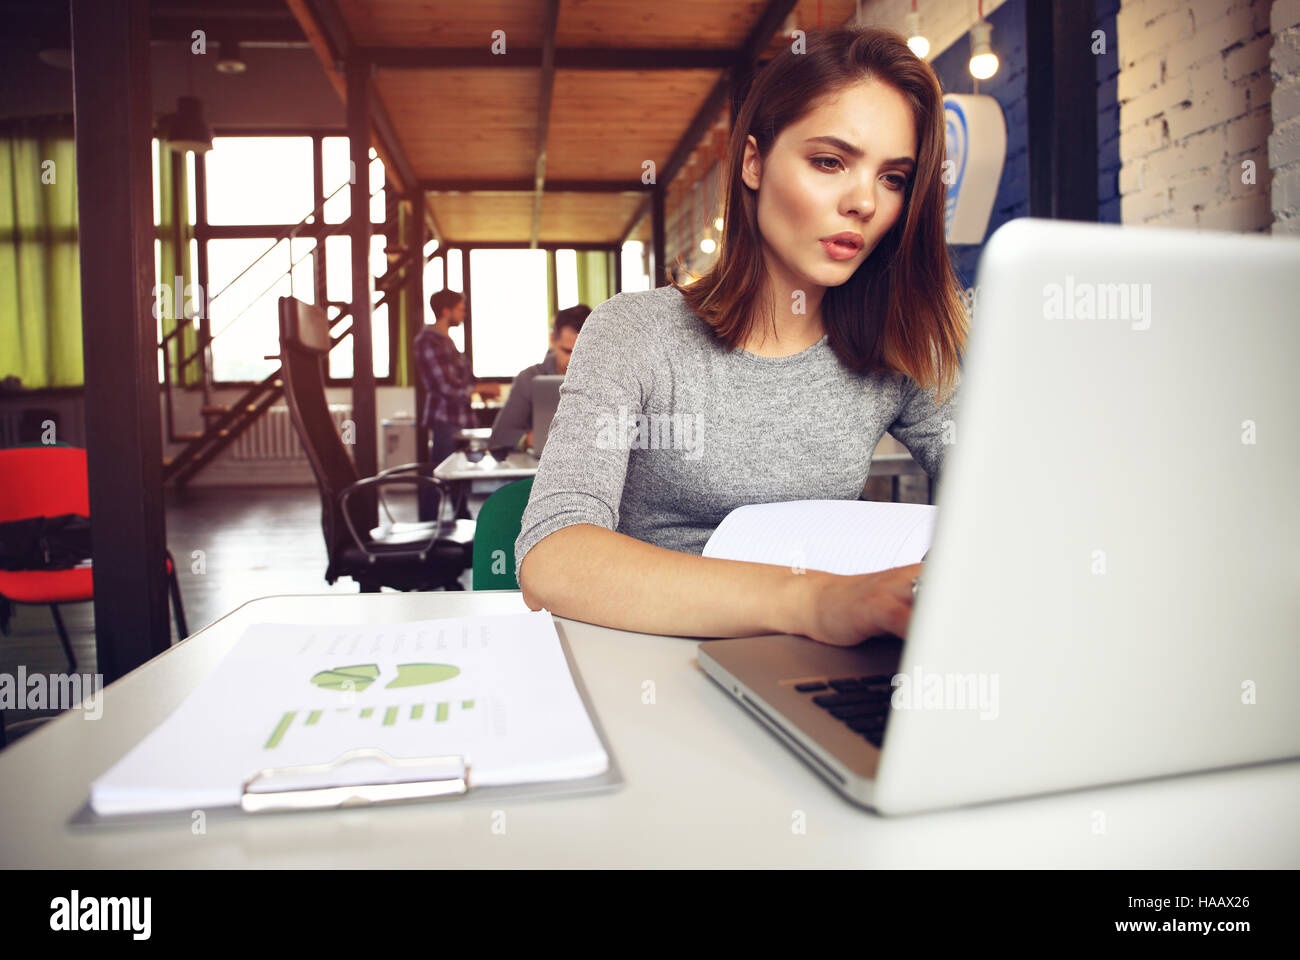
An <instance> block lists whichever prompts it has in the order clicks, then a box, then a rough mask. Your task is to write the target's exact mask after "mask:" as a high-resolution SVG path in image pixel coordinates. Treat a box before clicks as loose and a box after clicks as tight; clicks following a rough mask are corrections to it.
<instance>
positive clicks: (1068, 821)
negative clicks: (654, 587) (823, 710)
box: [0, 590, 1300, 868]
mask: <svg viewBox="0 0 1300 960" xmlns="http://www.w3.org/2000/svg"><path fill="white" fill-rule="evenodd" d="M524 609H526V607H525V606H524V605H523V601H522V599H521V596H520V594H519V592H518V591H513V590H512V591H484V592H479V593H405V594H397V593H385V594H366V595H354V596H346V595H344V596H338V595H331V596H296V597H295V596H290V597H267V598H264V599H261V600H254V601H251V602H249V603H246V604H244V605H243V606H242V607H240V608H238V609H237V610H235V611H234V612H232V613H230V614H229V615H227V616H225V617H223V618H222V619H221V620H218V621H217V622H215V623H213V624H211V625H210V626H208V627H207V628H205V629H204V630H202V631H200V632H199V633H197V634H195V635H194V636H192V637H190V638H189V639H188V640H186V641H184V642H183V643H180V644H178V645H176V646H175V647H173V648H172V649H171V650H169V651H168V652H167V653H165V654H163V655H161V656H159V657H156V658H154V659H153V660H151V661H150V662H149V663H147V664H145V665H144V666H142V667H140V668H139V669H137V670H135V671H133V672H132V673H130V674H128V675H127V676H126V677H123V678H122V679H121V680H120V681H118V682H117V683H115V684H113V685H112V686H111V687H109V688H108V689H107V690H106V691H105V693H104V696H105V701H104V713H103V716H102V717H101V718H100V719H99V720H94V721H91V720H86V719H84V718H83V717H82V716H81V714H80V713H79V712H78V711H75V710H74V711H70V712H68V713H65V714H63V715H61V716H59V717H58V718H56V719H54V720H52V721H50V722H49V723H48V724H45V725H44V726H43V727H42V728H40V729H39V730H36V731H34V732H32V733H30V734H28V735H27V736H25V737H23V738H22V739H20V740H18V741H17V742H16V743H14V744H13V745H11V746H10V747H9V749H7V750H5V751H3V752H0V867H6V868H7V867H198V866H204V867H286V866H290V867H305V866H332V867H503V866H505V867H533V866H538V867H544V866H565V867H587V866H594V867H609V866H792V867H807V866H825V867H872V866H875V867H937V866H943V867H976V866H994V867H997V866H1006V867H1057V866H1078V867H1103V866H1104V867H1135V868H1146V867H1175V868H1178V867H1189V868H1190V867H1296V866H1300V823H1298V821H1297V818H1296V816H1295V798H1296V797H1297V796H1300V763H1280V764H1269V765H1264V766H1258V767H1249V768H1243V769H1238V770H1231V771H1221V772H1217V773H1209V774H1199V775H1195V776H1186V777H1176V778H1171V779H1166V780H1157V781H1148V782H1145V783H1141V784H1128V785H1124V786H1119V787H1108V788H1101V789H1095V790H1087V791H1079V792H1075V793H1069V794H1057V795H1053V796H1047V797H1037V798H1032V799H1027V800H1018V801H1010V802H1004V803H995V804H985V805H982V806H978V807H968V808H964V809H958V810H951V811H944V812H937V813H928V814H919V815H914V816H908V817H897V818H883V817H878V816H876V815H874V814H871V813H868V812H866V811H863V810H861V809H859V808H857V807H854V806H852V805H851V804H849V803H848V802H846V801H844V800H842V799H841V798H840V796H839V795H838V794H837V793H835V792H834V791H833V790H831V789H830V787H829V786H827V785H826V784H825V783H824V782H823V781H822V780H821V778H820V777H818V776H817V775H816V774H814V773H813V772H812V771H811V770H810V769H808V768H807V767H806V766H804V764H803V763H802V762H801V761H800V760H799V759H798V758H796V757H795V756H794V755H793V754H792V753H791V752H790V751H789V750H787V749H786V748H785V747H784V746H782V745H781V744H780V743H779V742H778V741H777V740H776V739H775V738H774V737H772V736H771V735H770V734H768V733H767V732H766V730H764V729H763V728H762V727H761V726H760V725H759V724H758V723H757V722H756V721H754V720H752V719H751V718H750V717H749V716H748V715H747V714H746V713H745V712H744V711H743V710H742V709H741V708H740V707H739V706H737V705H736V704H735V703H734V702H733V701H732V700H731V699H730V698H728V697H727V696H726V695H725V694H724V693H723V692H722V691H721V690H719V689H718V688H717V687H716V686H715V685H714V683H713V681H711V680H710V679H709V678H708V677H707V676H706V675H705V674H704V673H703V671H701V670H700V668H699V666H698V665H697V664H696V660H695V648H696V641H694V640H686V639H679V638H673V637H657V636H648V635H643V634H632V633H623V632H620V631H616V630H608V629H605V628H601V627H594V626H591V625H590V624H585V623H579V622H576V621H571V620H564V619H561V618H556V623H557V626H558V627H559V629H560V630H561V631H562V632H563V633H564V635H565V637H566V638H567V639H568V641H569V643H570V644H571V646H572V650H573V654H574V657H575V659H576V661H577V663H578V668H579V670H580V671H581V672H582V676H583V679H584V681H585V683H586V685H587V688H588V692H589V693H590V696H591V699H592V703H593V704H594V708H595V710H596V711H597V713H598V714H599V717H600V720H601V722H602V724H603V725H604V728H605V732H606V735H607V736H608V738H609V741H610V746H611V749H612V750H613V751H614V755H615V757H616V758H617V760H618V763H619V765H620V766H621V768H622V773H623V777H624V780H625V783H624V784H623V786H622V787H621V788H620V789H619V790H618V791H616V792H614V793H610V794H605V795H594V796H585V797H573V798H546V799H542V798H536V799H532V800H523V799H516V800H511V801H509V802H505V803H501V804H497V805H495V806H494V805H492V804H489V803H486V802H485V801H481V800H480V801H475V800H472V799H466V800H458V801H452V802H438V801H434V802H430V803H422V804H417V805H409V806H404V807H388V808H378V809H370V810H365V809H351V810H336V811H324V812H313V813H301V814H279V815H263V816H254V817H248V816H238V815H232V816H229V817H225V818H219V817H218V816H215V815H214V816H210V817H208V820H207V832H206V834H204V835H201V836H196V835H194V834H193V833H192V832H191V828H190V824H189V821H188V820H183V819H182V820H180V821H177V822H174V823H169V824H167V825H165V826H164V825H150V826H129V827H128V826H98V827H80V826H78V827H71V826H69V825H68V821H69V819H70V818H72V816H73V815H74V814H75V813H76V812H77V811H78V810H79V809H80V808H81V807H82V805H83V804H84V803H85V801H86V798H87V791H88V785H89V783H90V781H91V780H93V779H94V778H95V777H97V776H98V775H99V774H100V773H102V772H103V771H104V770H106V769H107V768H108V767H109V766H111V765H112V764H113V763H114V762H115V761H116V760H117V759H118V758H119V757H120V756H122V754H124V753H125V752H126V751H127V750H128V749H129V748H130V747H131V746H132V745H133V744H134V743H136V742H137V741H138V740H139V739H140V738H141V737H143V736H144V735H145V733H147V732H148V731H149V730H150V729H152V728H153V727H154V726H155V725H157V724H158V723H160V722H161V721H162V720H163V719H164V718H165V717H166V716H167V715H168V714H169V713H170V712H171V711H172V710H174V709H175V708H176V707H177V706H178V705H179V704H180V703H181V701H182V700H183V699H184V698H185V696H186V695H187V694H188V693H189V692H190V690H191V689H193V688H194V686H195V685H197V684H198V682H199V681H200V680H201V679H202V677H203V676H205V675H206V674H207V673H208V672H209V671H210V670H212V669H213V667H214V666H215V665H216V664H217V663H218V662H219V661H220V659H221V657H222V656H223V655H224V654H225V653H226V652H227V651H228V650H229V649H230V648H231V647H232V646H233V645H234V643H235V642H236V641H237V640H238V638H239V636H240V635H241V634H242V633H243V631H244V628H245V627H247V626H248V625H249V624H251V623H256V622H261V621H272V622H276V621H278V622H286V623H294V622H324V621H327V622H329V623H332V624H341V623H380V622H399V621H403V620H417V619H430V618H436V617H445V616H464V615H468V614H476V613H505V612H513V611H518V610H524ZM647 680H648V681H653V683H654V685H655V688H654V693H655V696H654V703H653V704H647V703H645V702H643V697H642V691H643V689H644V685H645V682H646V681H647ZM498 809H499V810H504V814H505V819H504V825H505V832H504V834H501V833H499V832H494V831H493V825H494V823H497V822H500V818H499V816H495V815H494V812H495V810H498ZM1098 810H1100V811H1102V812H1103V813H1104V814H1105V823H1106V831H1105V833H1103V834H1094V833H1093V824H1094V822H1096V821H1095V818H1094V811H1098ZM799 811H801V812H802V814H803V821H804V823H805V825H806V831H805V832H804V833H802V834H800V833H796V832H794V830H793V829H792V824H793V822H794V820H795V817H796V815H797V812H799Z"/></svg>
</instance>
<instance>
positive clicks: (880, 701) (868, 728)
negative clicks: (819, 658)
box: [794, 674, 894, 747]
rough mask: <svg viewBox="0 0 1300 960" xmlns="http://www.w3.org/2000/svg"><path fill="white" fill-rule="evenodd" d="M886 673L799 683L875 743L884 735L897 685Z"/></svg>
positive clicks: (821, 704) (800, 688) (798, 686)
mask: <svg viewBox="0 0 1300 960" xmlns="http://www.w3.org/2000/svg"><path fill="white" fill-rule="evenodd" d="M890 679H891V678H890V677H889V676H888V675H887V674H877V675H875V676H871V677H837V678H835V679H834V680H827V681H826V682H825V683H823V682H821V681H811V682H809V683H796V684H795V686H794V688H795V690H797V691H798V692H799V693H807V694H812V702H813V703H815V704H816V705H817V706H819V707H821V708H822V709H823V710H825V711H826V712H827V713H829V714H830V715H831V716H832V717H834V718H835V719H836V720H839V721H840V722H841V723H843V724H844V725H845V726H847V727H848V728H849V729H850V730H852V731H853V732H854V733H857V734H861V735H862V737H863V739H865V740H866V741H867V742H868V743H870V744H871V745H872V746H874V747H879V746H880V745H881V743H882V742H884V739H885V727H886V726H887V725H888V723H889V698H890V697H892V696H893V694H894V687H893V685H892V684H891V683H890V682H889V681H890Z"/></svg>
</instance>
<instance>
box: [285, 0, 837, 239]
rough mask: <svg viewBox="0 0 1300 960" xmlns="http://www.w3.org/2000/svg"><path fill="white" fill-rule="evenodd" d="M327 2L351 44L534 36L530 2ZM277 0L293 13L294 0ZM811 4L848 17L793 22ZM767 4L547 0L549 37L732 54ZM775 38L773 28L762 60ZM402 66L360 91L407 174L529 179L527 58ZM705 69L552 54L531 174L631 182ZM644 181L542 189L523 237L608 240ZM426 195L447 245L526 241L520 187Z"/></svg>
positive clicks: (681, 115)
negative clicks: (540, 153)
mask: <svg viewBox="0 0 1300 960" xmlns="http://www.w3.org/2000/svg"><path fill="white" fill-rule="evenodd" d="M334 2H335V3H336V5H337V9H338V11H339V14H340V15H341V17H342V19H343V20H344V21H345V23H346V26H347V30H348V32H349V34H350V36H351V42H352V44H353V45H354V46H356V47H359V48H373V49H374V50H375V51H376V53H380V52H382V50H383V49H386V48H388V49H391V48H404V49H409V50H413V51H415V50H422V49H424V50H431V49H437V48H456V49H471V50H472V49H484V48H486V47H487V46H488V45H489V44H490V43H491V41H492V38H493V31H496V30H503V31H505V37H506V42H507V44H508V45H509V46H510V47H511V48H514V49H529V48H540V47H541V46H542V44H543V42H544V39H545V38H544V36H543V32H544V29H545V26H544V24H545V13H546V0H475V2H474V3H464V2H463V0H334ZM289 5H290V7H291V8H292V9H294V11H295V14H298V13H299V10H298V8H299V7H300V6H301V0H297V2H295V0H290V2H289ZM819 6H820V13H821V20H822V23H824V24H827V25H830V24H834V23H842V22H844V21H845V20H846V19H847V18H849V17H851V16H852V15H853V13H854V8H855V6H856V4H855V0H820V3H819V0H800V2H799V3H798V4H797V5H796V7H795V10H794V18H795V22H796V25H797V26H799V27H801V28H803V29H811V28H813V27H815V26H816V24H817V17H818V8H819ZM768 7H769V2H768V0H710V2H708V3H701V2H699V0H659V2H655V3H652V4H649V3H641V2H618V0H560V4H559V17H558V26H557V30H556V41H555V42H556V47H557V49H559V50H574V51H576V50H584V49H591V50H618V49H622V50H632V49H644V50H664V51H670V50H699V51H726V50H734V51H737V52H738V51H740V49H741V48H742V47H743V45H744V44H745V42H746V38H747V37H748V36H749V34H750V32H751V31H753V30H754V28H755V25H756V24H757V23H758V22H759V20H760V18H762V16H763V14H764V12H765V11H766V10H767V9H768ZM299 20H300V21H302V20H303V17H302V16H301V15H300V16H299ZM306 26H307V25H306V24H305V25H304V29H306ZM309 36H310V33H309ZM787 42H788V40H787V39H786V38H785V37H783V36H782V35H781V33H780V32H779V31H778V32H777V33H776V34H775V35H774V36H773V37H772V41H771V43H770V44H768V45H767V48H766V52H765V53H764V54H763V59H766V58H767V56H769V55H771V54H772V53H775V52H776V51H777V50H779V49H780V47H781V45H782V44H784V43H787ZM417 56H418V54H417ZM322 59H324V57H322ZM407 59H409V56H408V57H407ZM424 65H425V64H424V63H420V64H418V65H416V66H424ZM405 66H406V68H397V67H394V68H384V69H379V70H378V71H377V73H376V77H375V88H376V91H377V94H378V97H379V100H380V102H381V103H382V104H383V106H384V109H385V110H386V111H387V113H388V116H389V117H390V118H391V123H392V126H393V128H394V130H395V131H396V135H397V138H398V139H399V140H400V142H401V146H402V148H403V150H404V151H405V153H406V155H407V158H408V159H409V162H410V164H411V166H412V167H413V168H414V172H415V176H416V177H417V179H419V180H422V181H451V180H457V181H461V180H469V181H475V182H482V181H514V182H520V181H531V180H532V178H533V175H534V171H535V164H536V160H537V130H538V122H539V117H540V115H541V108H542V104H541V103H540V78H541V71H540V69H538V68H536V67H532V66H523V67H520V66H511V67H506V66H502V67H500V68H493V67H490V66H489V67H464V68H461V67H445V68H441V69H417V68H412V65H410V64H407V65H405ZM587 66H591V65H590V64H589V65H587ZM656 66H657V65H656ZM721 74H722V72H721V70H719V69H716V68H709V69H676V68H674V69H647V70H642V69H635V70H630V69H621V70H607V69H599V70H596V69H566V68H564V67H557V69H556V71H555V81H554V91H553V95H552V100H551V107H550V117H549V127H548V130H547V137H546V144H545V148H546V180H547V182H548V183H550V182H557V183H559V182H579V181H580V182H585V183H590V182H604V181H616V182H619V183H628V182H634V181H638V180H639V179H640V178H641V174H642V171H643V169H644V167H643V164H644V163H645V161H647V160H649V161H653V162H654V163H655V165H656V168H657V170H659V171H662V169H663V167H664V166H665V165H666V164H667V162H668V160H669V158H670V157H671V156H672V155H673V153H674V151H675V150H676V148H677V146H678V144H679V143H680V141H681V139H682V137H683V136H684V135H685V134H686V131H687V128H688V126H689V125H690V123H691V121H692V119H693V118H694V117H695V115H696V113H697V112H698V111H699V110H700V108H701V106H702V105H703V103H704V102H705V100H706V99H707V97H708V95H709V93H710V91H712V89H713V88H714V86H715V84H716V83H717V82H718V81H719V78H720V77H721ZM661 182H662V179H661ZM647 189H648V188H647ZM644 193H645V191H641V192H639V193H613V192H599V193H571V192H556V191H552V190H547V191H546V192H545V193H544V195H543V201H542V206H541V212H540V219H539V227H538V241H539V242H542V243H565V242H568V243H609V244H611V245H612V244H614V243H616V242H617V241H618V239H619V237H620V235H621V233H622V232H623V230H625V229H626V228H627V224H628V223H629V221H630V218H631V217H632V216H633V215H635V213H636V212H637V210H638V209H639V208H640V206H641V201H643V200H644V198H645V197H644ZM428 199H429V203H430V207H431V209H432V210H433V211H434V212H435V213H436V216H437V219H438V222H439V224H440V227H441V229H442V231H444V232H445V234H446V239H447V240H448V241H449V242H451V243H469V242H474V241H481V242H501V241H517V242H519V243H521V244H527V243H528V242H529V239H530V237H531V234H532V223H533V194H532V192H530V191H526V190H521V191H519V192H516V193H503V192H500V191H489V192H474V193H447V192H433V193H429V194H428ZM649 232H650V231H649V218H648V217H646V218H643V222H642V223H639V224H638V225H637V227H636V229H635V230H634V231H633V233H632V234H631V236H630V237H629V239H642V240H646V241H648V240H649Z"/></svg>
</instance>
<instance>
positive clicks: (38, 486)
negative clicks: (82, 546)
mask: <svg viewBox="0 0 1300 960" xmlns="http://www.w3.org/2000/svg"><path fill="white" fill-rule="evenodd" d="M65 513H76V514H80V515H81V516H83V517H88V516H90V487H89V484H88V481H87V474H86V451H85V450H83V449H81V448H80V447H65V446H50V445H38V446H31V447H14V448H12V449H9V450H0V523H5V522H8V521H10V520H22V519H24V518H27V517H41V516H44V517H57V516H60V515H62V514H65ZM92 535H93V534H92ZM167 580H168V585H169V587H170V590H171V597H172V612H173V614H174V615H175V617H176V631H177V633H178V634H179V635H180V639H182V640H183V639H185V637H187V636H188V635H189V629H188V627H186V625H185V609H184V607H182V606H181V589H180V584H179V583H177V581H176V564H175V563H174V562H173V561H172V555H171V551H170V550H169V551H167ZM94 598H95V586H94V580H93V578H92V575H91V568H90V567H75V568H73V569H71V570H0V605H2V604H3V603H4V602H5V601H6V600H8V601H9V602H11V603H30V604H44V603H48V604H49V605H50V612H51V613H53V614H54V626H55V627H56V628H58V631H59V640H61V641H62V642H63V651H64V653H66V654H67V656H68V669H69V670H74V671H75V670H76V669H77V658H76V656H75V655H74V654H73V652H72V644H71V643H69V642H68V632H67V630H66V629H64V626H63V618H62V617H61V616H59V604H61V603H84V602H85V601H88V600H93V599H94Z"/></svg>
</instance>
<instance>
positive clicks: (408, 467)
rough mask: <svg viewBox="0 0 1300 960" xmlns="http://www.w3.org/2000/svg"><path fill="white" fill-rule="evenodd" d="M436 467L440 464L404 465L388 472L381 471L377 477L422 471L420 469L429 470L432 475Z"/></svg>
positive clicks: (390, 468) (391, 468) (392, 468)
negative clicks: (409, 471)
mask: <svg viewBox="0 0 1300 960" xmlns="http://www.w3.org/2000/svg"><path fill="white" fill-rule="evenodd" d="M436 466H438V464H436V463H404V464H402V465H401V466H398V467H389V468H388V469H387V470H380V471H379V472H378V473H376V474H375V476H376V477H386V476H388V475H389V474H393V473H405V472H406V471H408V470H420V469H424V470H428V471H429V472H430V473H432V472H433V468H434V467H436Z"/></svg>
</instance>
